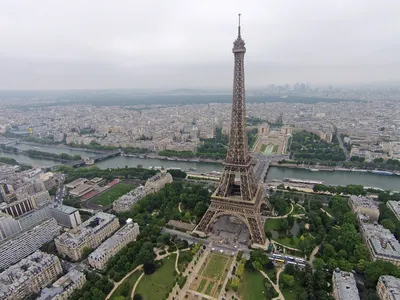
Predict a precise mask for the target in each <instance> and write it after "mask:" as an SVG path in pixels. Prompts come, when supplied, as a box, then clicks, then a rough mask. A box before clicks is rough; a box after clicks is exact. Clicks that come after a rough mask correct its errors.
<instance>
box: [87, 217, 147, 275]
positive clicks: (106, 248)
mask: <svg viewBox="0 0 400 300" xmlns="http://www.w3.org/2000/svg"><path fill="white" fill-rule="evenodd" d="M139 233H140V231H139V225H138V224H137V223H132V219H128V221H127V224H126V225H125V226H123V227H122V228H121V229H119V230H118V231H117V232H116V233H115V234H114V235H113V236H111V237H110V238H108V239H107V240H105V241H104V242H103V243H102V244H101V245H100V246H99V247H98V248H97V249H96V250H95V251H93V252H92V253H91V254H90V255H89V257H88V262H89V264H90V265H91V266H92V267H93V268H96V269H104V267H105V266H106V264H107V262H108V260H109V259H110V258H111V257H112V256H113V255H115V254H116V253H117V252H118V251H119V250H121V249H122V248H123V247H125V246H126V245H127V244H128V243H130V242H132V241H135V240H136V237H137V236H138V235H139Z"/></svg>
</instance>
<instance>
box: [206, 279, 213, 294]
mask: <svg viewBox="0 0 400 300" xmlns="http://www.w3.org/2000/svg"><path fill="white" fill-rule="evenodd" d="M213 286H214V282H213V281H210V282H209V283H208V286H207V289H206V291H205V294H206V295H210V294H211V290H212V288H213Z"/></svg>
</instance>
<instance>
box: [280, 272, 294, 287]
mask: <svg viewBox="0 0 400 300" xmlns="http://www.w3.org/2000/svg"><path fill="white" fill-rule="evenodd" d="M294 283H295V279H294V277H293V276H292V275H289V274H283V275H282V284H283V287H293V286H294Z"/></svg>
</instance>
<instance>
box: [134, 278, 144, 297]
mask: <svg viewBox="0 0 400 300" xmlns="http://www.w3.org/2000/svg"><path fill="white" fill-rule="evenodd" d="M143 276H144V272H143V273H142V274H140V277H139V278H138V279H137V280H136V282H135V285H134V286H133V288H132V292H131V299H133V296H135V291H136V288H137V286H138V284H139V282H140V280H141V279H142V277H143Z"/></svg>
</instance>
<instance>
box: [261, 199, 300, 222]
mask: <svg viewBox="0 0 400 300" xmlns="http://www.w3.org/2000/svg"><path fill="white" fill-rule="evenodd" d="M290 206H291V208H290V211H289V212H288V213H287V214H286V215H284V216H277V217H268V218H267V220H268V219H285V218H287V217H288V216H289V215H290V214H291V213H292V212H293V209H294V207H293V203H290Z"/></svg>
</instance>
